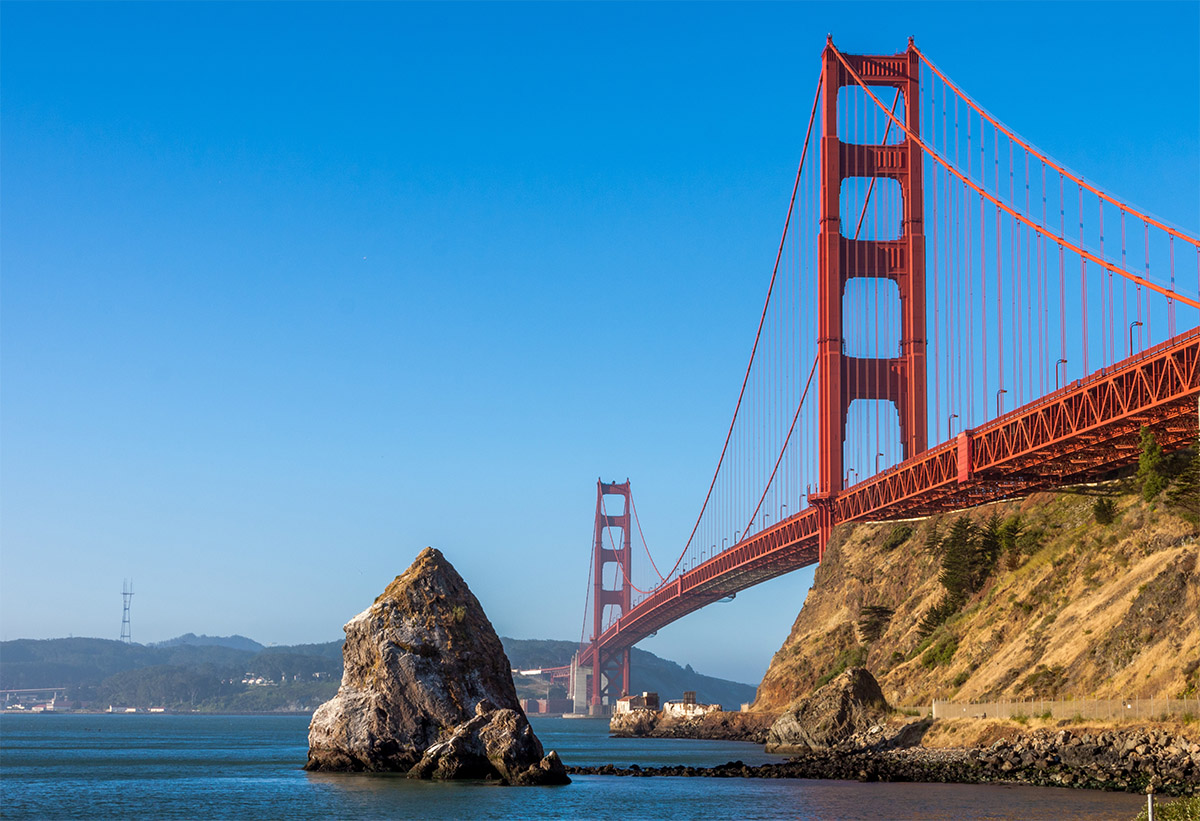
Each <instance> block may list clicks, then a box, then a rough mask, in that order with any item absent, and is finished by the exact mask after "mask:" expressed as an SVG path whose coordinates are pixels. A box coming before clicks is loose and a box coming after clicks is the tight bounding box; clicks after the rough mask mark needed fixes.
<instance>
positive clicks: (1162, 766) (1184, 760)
mask: <svg viewBox="0 0 1200 821" xmlns="http://www.w3.org/2000/svg"><path fill="white" fill-rule="evenodd" d="M886 747H887V743H886V742H885V743H881V744H879V745H876V747H875V748H864V747H859V748H856V749H844V748H836V749H826V750H810V751H806V752H803V753H800V754H798V755H795V756H794V757H792V758H790V759H789V760H788V761H785V762H781V763H778V764H762V765H758V766H750V765H747V764H743V763H742V762H741V761H731V762H729V763H727V764H721V765H719V766H716V767H688V766H664V767H639V766H637V765H636V764H635V765H631V766H630V767H627V768H623V767H616V766H614V765H612V764H608V765H604V766H601V767H567V772H568V773H569V774H571V775H616V776H633V777H653V776H675V777H683V778H689V777H709V778H822V779H825V778H828V779H838V780H852V781H853V780H857V781H926V782H943V783H957V784H989V783H1007V784H1028V785H1033V786H1042V787H1074V788H1079V789H1095V790H1110V791H1124V792H1135V793H1143V792H1146V791H1147V789H1150V788H1153V790H1154V792H1155V793H1158V794H1161V795H1170V796H1182V795H1197V794H1200V744H1198V743H1196V742H1195V741H1191V740H1189V739H1187V738H1184V737H1182V736H1180V735H1173V734H1171V733H1169V732H1167V731H1165V730H1164V731H1161V732H1156V731H1150V730H1144V729H1142V730H1134V731H1122V730H1105V731H1101V732H1078V733H1077V732H1072V731H1071V730H1066V729H1063V730H1058V731H1051V730H1035V731H1032V732H1029V733H1026V734H1022V735H1019V736H1017V737H1016V738H1014V739H1000V740H998V741H996V742H994V743H992V744H991V745H990V746H988V747H985V748H947V749H935V748H928V747H906V748H901V749H887V748H886Z"/></svg>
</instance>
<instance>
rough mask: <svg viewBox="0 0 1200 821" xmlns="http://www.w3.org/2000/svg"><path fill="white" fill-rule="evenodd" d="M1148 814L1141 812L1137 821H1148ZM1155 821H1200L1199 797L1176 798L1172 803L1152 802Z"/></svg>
mask: <svg viewBox="0 0 1200 821" xmlns="http://www.w3.org/2000/svg"><path fill="white" fill-rule="evenodd" d="M1149 817H1150V816H1149V813H1148V812H1147V811H1146V810H1142V811H1141V812H1140V813H1138V817H1137V821H1148V819H1149ZM1154 818H1155V819H1156V821H1200V795H1193V796H1189V797H1187V798H1176V799H1175V800H1174V801H1164V802H1163V803H1161V804H1160V803H1158V802H1157V801H1155V802H1154Z"/></svg>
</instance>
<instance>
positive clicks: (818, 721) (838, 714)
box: [767, 667, 890, 753]
mask: <svg viewBox="0 0 1200 821" xmlns="http://www.w3.org/2000/svg"><path fill="white" fill-rule="evenodd" d="M889 712H890V709H889V707H888V703H887V700H886V699H885V698H884V697H883V691H882V690H881V689H880V688H879V682H877V681H876V680H875V677H874V676H872V675H871V673H870V672H869V671H868V670H867V669H866V668H865V667H851V668H850V669H848V670H846V671H845V672H843V673H841V674H840V675H838V676H837V677H836V678H834V679H833V680H832V681H830V682H828V683H827V684H825V685H824V686H822V687H820V688H818V689H817V690H816V691H815V692H813V693H812V694H811V695H809V696H806V697H805V698H803V699H800V700H799V701H798V702H796V703H795V704H793V705H792V706H791V707H789V708H788V709H787V710H786V711H784V713H783V715H781V716H780V717H779V718H778V720H776V721H775V723H774V724H772V725H771V731H770V733H768V735H767V752H769V753H773V752H780V753H791V752H802V751H804V750H823V749H826V748H828V747H834V746H837V745H838V744H840V743H841V742H843V741H845V740H847V739H848V738H850V737H851V736H853V735H854V734H856V733H862V732H866V731H868V730H869V729H870V728H871V727H873V726H877V725H879V724H880V723H881V722H883V721H886V719H887V715H888V713H889Z"/></svg>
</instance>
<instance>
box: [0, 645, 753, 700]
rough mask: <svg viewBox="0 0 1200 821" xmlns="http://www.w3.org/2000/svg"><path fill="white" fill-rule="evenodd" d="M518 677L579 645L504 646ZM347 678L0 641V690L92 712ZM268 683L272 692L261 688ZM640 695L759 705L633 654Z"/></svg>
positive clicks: (531, 685)
mask: <svg viewBox="0 0 1200 821" xmlns="http://www.w3.org/2000/svg"><path fill="white" fill-rule="evenodd" d="M501 641H502V642H503V644H504V650H505V653H506V654H507V655H508V658H509V662H510V663H511V664H512V666H513V667H515V668H517V669H522V670H527V669H531V668H540V667H560V666H564V665H566V664H569V663H570V661H571V655H572V654H573V653H574V652H575V650H576V647H577V645H576V644H575V643H574V642H570V641H554V640H538V639H511V638H502V639H501ZM341 677H342V642H341V641H329V642H324V643H322V644H297V645H292V646H277V647H264V646H263V645H262V644H260V643H259V642H257V641H254V640H253V639H248V638H246V637H245V636H196V635H194V634H192V633H188V634H186V635H183V636H179V637H177V638H174V639H170V640H168V641H163V642H158V643H157V644H154V645H142V644H125V643H123V642H119V641H112V640H110V639H86V638H69V639H40V640H34V639H17V640H15V641H5V642H0V689H4V690H13V689H28V688H35V687H67V688H68V694H67V698H68V701H70V702H75V703H80V704H88V705H90V706H91V707H93V708H101V709H103V708H104V707H107V706H108V705H109V704H112V705H114V706H118V707H119V706H130V707H150V706H155V707H166V708H169V709H170V708H173V709H181V710H182V709H186V710H206V711H211V712H227V711H228V712H274V711H305V710H312V709H315V708H316V707H317V706H318V705H319V704H320V703H321V702H323V701H325V700H327V699H329V698H332V696H333V694H334V693H335V692H336V691H337V687H338V684H339V683H340V681H341ZM255 679H262V680H264V681H269V682H271V684H270V685H269V686H268V685H262V684H253V683H247V681H246V680H255ZM516 684H517V690H518V694H519V695H520V696H521V697H522V698H538V697H545V696H546V695H547V691H548V687H549V685H548V683H547V682H544V681H542V680H541V679H526V678H524V677H516ZM630 684H631V685H632V688H633V690H634V691H635V692H641V691H642V690H653V691H655V692H657V693H659V695H660V696H662V698H664V699H667V698H679V697H680V696H681V695H682V693H683V691H684V690H695V691H696V697H697V699H699V700H700V701H702V702H706V703H719V704H722V705H724V706H725V707H727V708H730V709H737V706H738V705H739V704H741V703H742V702H746V701H750V700H752V699H753V698H754V688H753V687H751V686H749V685H747V684H739V683H737V682H733V681H725V680H724V679H718V678H713V677H711V676H702V675H700V674H699V673H696V672H695V671H694V670H692V668H691V667H690V666H686V667H680V666H679V665H678V664H676V663H675V662H673V661H668V660H666V659H662V658H659V657H658V656H655V655H654V654H653V653H647V652H645V651H642V650H638V649H636V648H635V649H634V651H633V673H632V679H631V681H630Z"/></svg>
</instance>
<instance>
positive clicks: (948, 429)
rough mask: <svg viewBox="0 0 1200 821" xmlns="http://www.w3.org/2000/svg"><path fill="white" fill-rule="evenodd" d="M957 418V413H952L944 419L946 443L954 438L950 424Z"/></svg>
mask: <svg viewBox="0 0 1200 821" xmlns="http://www.w3.org/2000/svg"><path fill="white" fill-rule="evenodd" d="M957 418H958V414H957V413H952V414H950V415H949V416H948V417H946V441H947V442H949V441H950V440H951V439H952V438H953V437H954V431H953V429H952V427H951V423H952V422H953V421H954V420H955V419H957Z"/></svg>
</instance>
